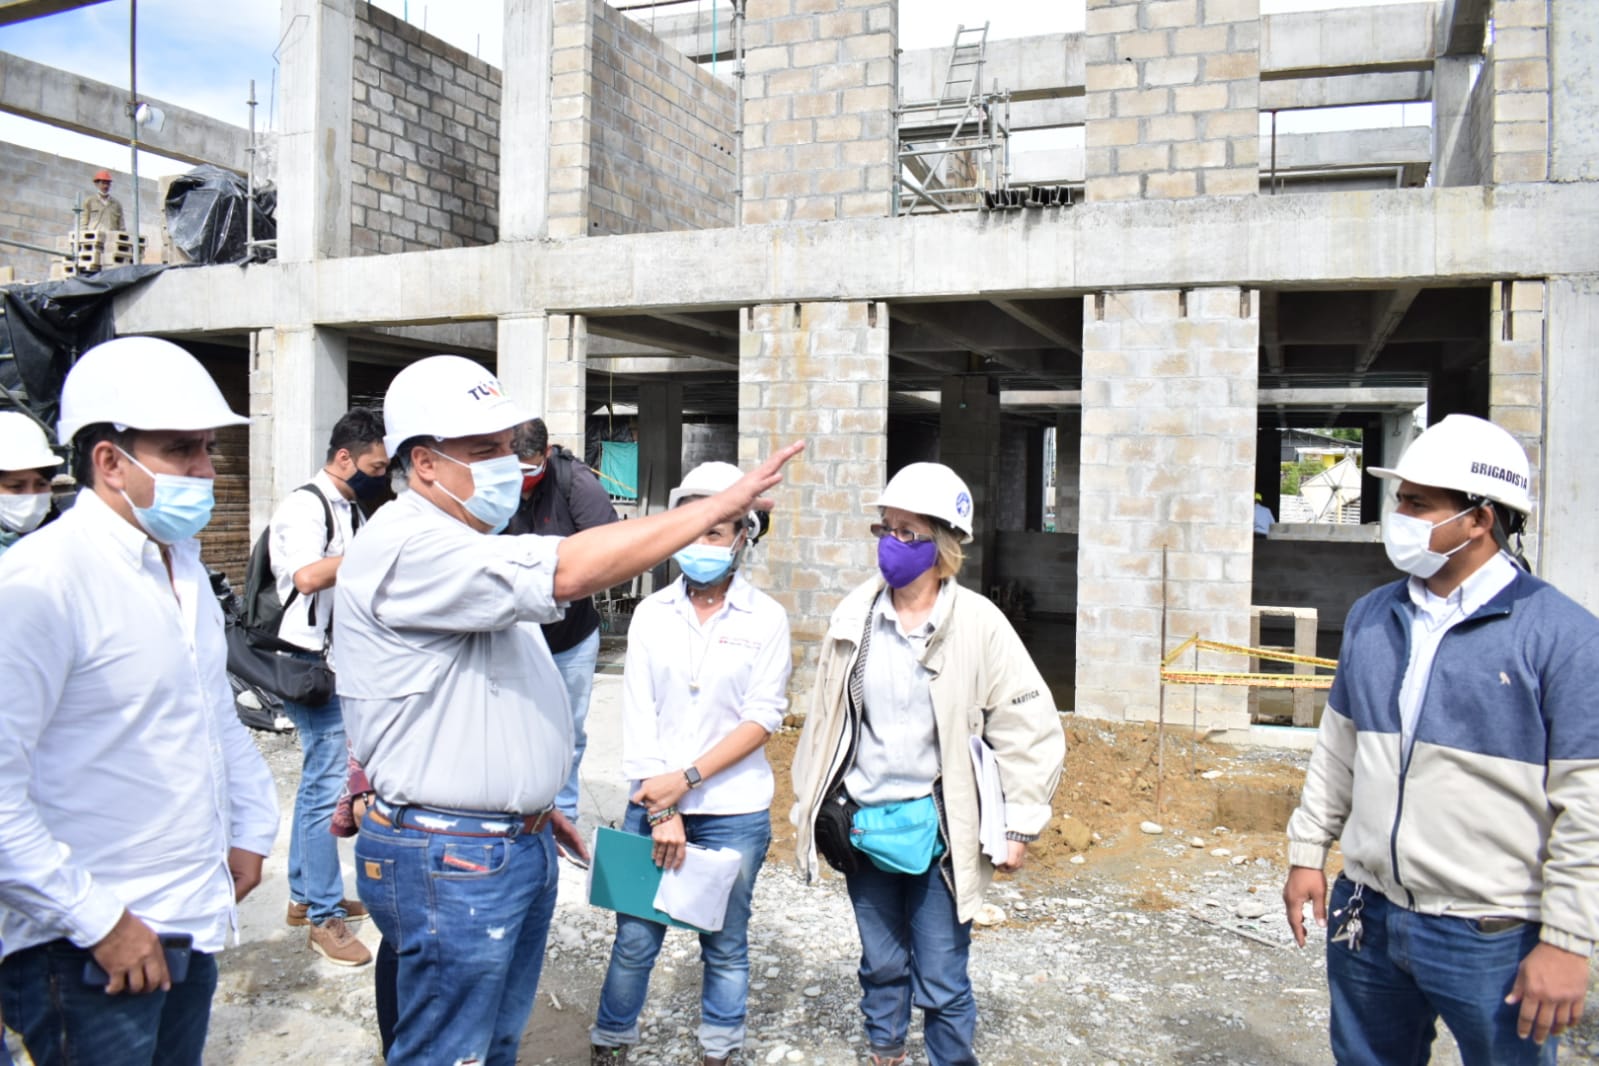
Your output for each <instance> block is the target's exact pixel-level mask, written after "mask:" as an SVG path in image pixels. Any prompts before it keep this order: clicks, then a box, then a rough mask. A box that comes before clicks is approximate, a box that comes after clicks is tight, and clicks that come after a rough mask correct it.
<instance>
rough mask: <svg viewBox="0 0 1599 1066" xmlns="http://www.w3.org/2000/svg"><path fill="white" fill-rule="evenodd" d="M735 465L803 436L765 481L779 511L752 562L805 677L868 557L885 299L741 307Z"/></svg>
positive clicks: (879, 454)
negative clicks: (783, 614) (795, 451)
mask: <svg viewBox="0 0 1599 1066" xmlns="http://www.w3.org/2000/svg"><path fill="white" fill-rule="evenodd" d="M738 377H739V386H738V390H739V399H738V406H739V439H738V461H739V465H741V466H743V467H746V468H748V467H749V466H750V465H751V464H753V463H755V462H758V461H759V460H760V459H762V458H764V457H765V456H767V455H769V454H771V452H772V451H774V450H775V449H777V448H779V447H782V446H783V445H786V444H789V443H792V442H793V441H795V440H799V439H804V440H806V441H807V442H808V444H807V446H806V450H805V452H804V453H803V454H802V455H801V456H800V457H799V458H798V459H796V460H795V461H793V462H791V463H790V464H789V466H788V467H787V469H786V470H785V472H784V476H783V484H781V485H779V486H778V487H777V489H776V490H775V491H774V493H773V496H774V498H775V499H776V500H777V507H778V509H777V511H776V512H774V514H773V521H772V530H771V532H770V533H769V534H768V535H767V536H766V537H765V538H764V539H763V540H762V541H761V548H760V549H759V550H758V551H757V552H756V553H755V555H754V557H753V560H752V564H753V565H752V566H751V568H750V572H751V575H752V579H753V580H754V582H755V584H756V585H757V586H758V587H759V588H761V589H763V590H765V591H766V592H768V593H770V594H771V595H772V596H774V597H776V599H777V600H778V602H779V603H781V604H782V605H783V606H784V607H785V608H787V610H788V614H789V624H790V626H791V627H792V630H793V636H794V644H795V649H796V654H797V660H796V664H797V666H799V668H800V672H799V674H798V675H797V676H796V684H795V685H794V686H793V687H792V689H791V692H792V693H793V694H794V696H793V698H794V699H795V701H796V703H795V706H796V709H798V710H804V709H806V704H805V703H804V702H803V698H802V696H801V694H802V693H805V692H806V691H807V690H808V688H809V685H810V680H811V668H813V667H814V666H815V663H816V655H817V647H818V643H819V641H820V640H821V638H822V636H823V634H825V633H826V631H827V620H828V617H829V616H830V615H831V614H832V612H833V608H834V607H836V606H837V605H838V602H839V600H841V599H842V598H843V596H844V594H845V593H847V592H848V591H849V590H850V589H852V588H854V587H855V586H856V585H857V584H859V583H860V582H861V581H864V580H865V579H866V578H867V577H869V576H870V575H871V574H872V573H873V572H874V571H875V570H876V567H877V546H876V542H875V541H873V540H872V538H871V536H870V534H869V533H868V532H867V527H868V526H869V525H871V523H872V522H874V521H876V512H875V511H874V510H873V509H872V508H871V507H869V506H868V501H870V500H874V499H876V498H877V494H878V493H879V492H881V491H882V488H883V485H884V483H885V482H886V480H887V474H888V470H887V462H888V446H887V436H886V434H887V431H888V305H887V304H884V303H876V302H866V301H851V302H844V303H809V304H793V303H782V304H758V305H756V306H754V307H750V308H745V309H744V310H742V311H741V312H740V338H739V371H738Z"/></svg>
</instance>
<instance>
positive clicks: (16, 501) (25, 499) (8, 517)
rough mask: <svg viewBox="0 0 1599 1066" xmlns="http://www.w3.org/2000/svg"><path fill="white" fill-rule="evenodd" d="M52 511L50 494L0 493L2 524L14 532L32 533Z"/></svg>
mask: <svg viewBox="0 0 1599 1066" xmlns="http://www.w3.org/2000/svg"><path fill="white" fill-rule="evenodd" d="M49 513H50V494H49V493H48V492H38V493H34V492H30V493H26V494H24V495H21V496H8V495H0V526H4V527H5V528H6V529H8V530H11V531H12V532H13V533H32V532H33V531H34V530H35V529H38V528H39V523H40V522H43V521H44V516H45V515H47V514H49Z"/></svg>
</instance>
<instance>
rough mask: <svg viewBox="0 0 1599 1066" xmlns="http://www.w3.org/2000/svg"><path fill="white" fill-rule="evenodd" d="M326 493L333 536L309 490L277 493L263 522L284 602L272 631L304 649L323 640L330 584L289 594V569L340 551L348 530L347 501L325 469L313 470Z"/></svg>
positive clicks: (329, 608)
mask: <svg viewBox="0 0 1599 1066" xmlns="http://www.w3.org/2000/svg"><path fill="white" fill-rule="evenodd" d="M311 484H313V485H315V486H316V487H317V488H318V489H319V490H320V491H321V493H322V495H323V496H325V497H327V501H328V508H329V509H330V510H331V511H332V512H333V537H332V539H331V540H330V539H329V538H328V517H327V512H326V511H324V510H323V509H322V501H321V500H319V499H317V498H316V496H314V495H313V494H311V493H309V492H301V491H300V490H299V489H295V490H294V491H293V492H291V493H289V494H288V495H287V496H285V497H284V498H283V502H281V503H279V504H278V509H277V510H276V511H274V512H273V513H272V524H271V525H270V526H269V527H268V528H270V529H271V531H272V532H271V533H270V534H269V535H268V538H267V544H268V546H269V547H270V549H271V554H272V576H273V578H274V579H275V580H276V583H277V587H278V602H279V603H287V604H288V606H287V607H285V608H284V609H283V621H282V622H280V623H278V637H279V638H280V639H282V640H286V641H288V642H289V643H290V644H293V645H295V646H296V647H300V648H304V649H305V650H306V651H321V650H322V649H323V648H324V647H325V646H326V645H327V643H328V621H329V620H330V619H331V618H332V617H333V589H332V587H331V586H330V587H328V588H325V589H323V590H322V591H320V592H313V593H312V594H311V595H309V596H295V597H294V602H293V603H289V596H290V594H291V593H293V592H294V575H295V574H297V573H299V572H300V571H301V570H303V569H305V568H306V567H308V566H311V565H312V564H313V563H319V562H321V561H322V560H323V559H332V558H336V557H338V556H341V555H343V554H344V551H345V548H346V547H348V545H349V543H350V538H351V536H353V535H354V532H355V527H354V520H355V515H354V513H353V510H352V504H351V503H350V501H349V500H347V499H345V498H344V494H343V493H342V492H340V491H339V487H338V485H336V484H335V483H334V481H333V479H332V478H331V477H329V476H328V472H327V471H326V470H318V471H317V472H316V476H315V477H313V478H312V479H311Z"/></svg>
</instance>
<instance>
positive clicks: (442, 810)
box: [367, 797, 555, 837]
mask: <svg viewBox="0 0 1599 1066" xmlns="http://www.w3.org/2000/svg"><path fill="white" fill-rule="evenodd" d="M554 813H555V808H554V807H546V808H544V809H543V810H542V811H539V812H538V813H537V814H510V813H500V812H496V811H458V810H451V809H450V808H448V807H424V806H422V805H421V804H419V803H406V804H397V803H390V802H388V801H387V800H385V799H383V798H381V797H373V800H372V808H371V810H369V811H368V812H367V814H368V815H369V816H370V817H371V818H372V820H373V821H374V822H376V823H377V824H378V825H384V826H388V827H390V828H393V829H415V830H417V831H418V832H421V833H448V834H449V835H450V836H458V837H519V836H522V835H524V834H537V833H542V832H543V831H544V827H545V826H546V825H548V824H549V821H550V816H551V815H552V814H554Z"/></svg>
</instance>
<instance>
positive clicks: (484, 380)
mask: <svg viewBox="0 0 1599 1066" xmlns="http://www.w3.org/2000/svg"><path fill="white" fill-rule="evenodd" d="M529 417H531V416H530V415H528V414H527V413H526V412H524V411H523V410H522V406H521V405H520V404H518V403H517V402H516V401H515V400H513V399H511V397H510V396H508V395H506V392H505V386H503V385H501V384H500V379H499V378H497V377H495V376H494V375H493V374H491V373H489V372H488V371H487V370H486V369H484V368H483V367H481V366H479V365H478V364H477V363H474V362H473V361H472V360H470V359H466V358H463V357H462V356H459V355H430V356H428V357H427V358H426V359H419V360H417V361H416V362H414V363H412V364H411V365H410V366H408V367H406V368H405V369H404V370H402V371H400V372H399V373H398V374H396V375H394V380H393V381H392V382H390V384H389V391H388V392H387V393H386V394H385V395H384V397H383V429H384V434H383V447H384V448H386V449H388V453H389V455H390V456H395V455H398V453H399V450H400V445H402V444H404V443H405V442H406V441H408V440H410V439H411V438H412V437H434V438H436V439H438V440H449V439H451V438H452V437H474V436H477V435H478V434H480V433H498V432H500V431H501V430H502V429H510V428H511V427H512V426H515V425H517V424H519V423H522V422H526V421H527V420H528V418H529ZM400 458H401V459H402V460H404V461H407V462H409V460H410V456H400Z"/></svg>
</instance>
